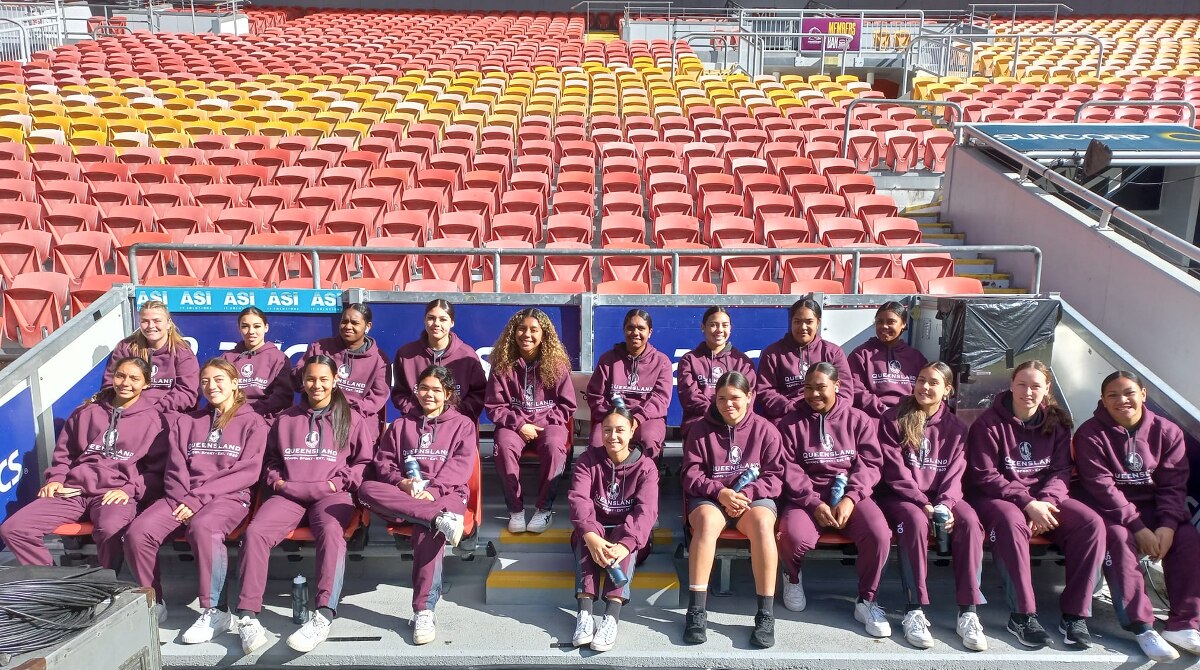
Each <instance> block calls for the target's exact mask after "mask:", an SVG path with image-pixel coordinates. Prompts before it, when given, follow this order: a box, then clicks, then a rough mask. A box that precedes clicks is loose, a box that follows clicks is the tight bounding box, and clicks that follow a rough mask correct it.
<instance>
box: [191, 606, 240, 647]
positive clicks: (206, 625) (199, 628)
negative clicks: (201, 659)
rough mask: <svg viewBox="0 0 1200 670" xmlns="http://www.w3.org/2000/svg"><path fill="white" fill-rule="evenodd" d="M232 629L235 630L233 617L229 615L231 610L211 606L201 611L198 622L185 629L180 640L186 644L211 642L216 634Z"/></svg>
mask: <svg viewBox="0 0 1200 670" xmlns="http://www.w3.org/2000/svg"><path fill="white" fill-rule="evenodd" d="M231 630H233V617H232V616H230V615H229V612H226V611H224V610H219V609H217V608H215V607H210V608H208V609H206V610H204V611H203V612H201V613H200V618H199V619H196V623H194V624H192V626H191V628H188V629H187V630H185V631H183V637H182V638H180V642H183V643H184V644H200V643H201V642H209V641H211V640H212V639H213V637H214V636H216V635H218V634H220V633H228V632H229V631H231Z"/></svg>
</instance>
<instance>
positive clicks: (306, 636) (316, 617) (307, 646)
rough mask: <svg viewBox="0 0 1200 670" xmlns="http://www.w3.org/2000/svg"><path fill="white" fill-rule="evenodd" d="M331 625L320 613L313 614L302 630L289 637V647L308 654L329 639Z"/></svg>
mask: <svg viewBox="0 0 1200 670" xmlns="http://www.w3.org/2000/svg"><path fill="white" fill-rule="evenodd" d="M330 623H331V622H330V621H329V619H326V618H325V617H324V615H322V614H321V613H320V612H313V613H312V616H310V617H309V618H308V621H306V622H305V623H304V625H303V626H301V627H300V630H297V631H296V632H295V633H292V634H291V635H289V636H288V639H287V646H289V647H291V648H292V649H295V650H296V651H298V652H300V653H301V654H307V653H308V652H310V651H312V650H313V649H316V648H317V645H319V644H321V643H322V642H324V641H325V639H326V638H328V637H329V626H330Z"/></svg>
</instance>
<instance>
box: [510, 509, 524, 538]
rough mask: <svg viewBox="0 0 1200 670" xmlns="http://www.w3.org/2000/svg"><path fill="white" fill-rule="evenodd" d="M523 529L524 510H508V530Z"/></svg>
mask: <svg viewBox="0 0 1200 670" xmlns="http://www.w3.org/2000/svg"><path fill="white" fill-rule="evenodd" d="M525 529H526V526H525V511H524V510H521V511H520V512H510V513H509V515H508V532H510V533H524V532H525Z"/></svg>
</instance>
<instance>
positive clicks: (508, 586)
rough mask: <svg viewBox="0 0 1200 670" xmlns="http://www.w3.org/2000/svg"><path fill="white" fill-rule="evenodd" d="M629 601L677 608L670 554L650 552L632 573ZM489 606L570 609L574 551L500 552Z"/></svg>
mask: <svg viewBox="0 0 1200 670" xmlns="http://www.w3.org/2000/svg"><path fill="white" fill-rule="evenodd" d="M630 586H631V589H630V594H629V600H630V602H631V603H633V604H636V605H652V606H655V607H663V608H673V607H679V575H678V573H677V572H676V570H675V561H674V558H673V557H672V556H666V555H662V554H651V555H650V556H648V557H647V558H646V562H645V563H643V564H642V565H640V566H638V567H637V569H635V570H634V572H633V582H632V583H631V585H630ZM484 598H485V602H486V603H487V604H488V605H552V606H556V607H568V608H573V607H575V605H576V602H575V556H574V555H573V554H569V553H568V554H545V553H528V554H511V555H507V556H505V555H501V556H500V557H499V558H497V559H496V561H495V562H494V563H493V564H492V569H491V571H490V572H489V573H488V577H487V588H486V591H485V596H484Z"/></svg>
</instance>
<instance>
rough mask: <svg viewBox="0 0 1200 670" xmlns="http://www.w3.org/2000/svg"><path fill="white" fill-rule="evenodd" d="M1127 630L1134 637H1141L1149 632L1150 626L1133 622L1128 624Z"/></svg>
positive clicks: (1140, 622)
mask: <svg viewBox="0 0 1200 670" xmlns="http://www.w3.org/2000/svg"><path fill="white" fill-rule="evenodd" d="M1127 630H1128V631H1129V632H1130V633H1133V634H1134V635H1141V634H1142V633H1145V632H1146V631H1148V630H1151V626H1150V624H1148V623H1145V622H1142V621H1134V622H1133V623H1131V624H1129V627H1128V629H1127Z"/></svg>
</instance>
